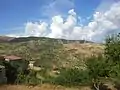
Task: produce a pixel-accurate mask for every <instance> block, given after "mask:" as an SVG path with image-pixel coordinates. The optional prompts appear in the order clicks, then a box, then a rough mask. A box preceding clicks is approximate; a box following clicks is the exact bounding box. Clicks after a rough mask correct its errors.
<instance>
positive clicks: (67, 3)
mask: <svg viewBox="0 0 120 90" xmlns="http://www.w3.org/2000/svg"><path fill="white" fill-rule="evenodd" d="M74 6H75V5H74V0H53V1H52V2H51V3H49V4H47V5H45V6H43V7H42V9H41V11H42V14H43V16H47V17H51V16H54V15H58V14H63V13H65V12H67V11H68V10H70V9H72V8H74Z"/></svg>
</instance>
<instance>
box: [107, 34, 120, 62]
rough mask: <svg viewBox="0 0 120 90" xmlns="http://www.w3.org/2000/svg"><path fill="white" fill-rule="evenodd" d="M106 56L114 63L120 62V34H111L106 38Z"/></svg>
mask: <svg viewBox="0 0 120 90" xmlns="http://www.w3.org/2000/svg"><path fill="white" fill-rule="evenodd" d="M105 56H106V57H107V59H108V60H109V61H110V60H111V61H113V63H116V62H120V34H117V35H111V36H109V37H107V38H106V43H105Z"/></svg>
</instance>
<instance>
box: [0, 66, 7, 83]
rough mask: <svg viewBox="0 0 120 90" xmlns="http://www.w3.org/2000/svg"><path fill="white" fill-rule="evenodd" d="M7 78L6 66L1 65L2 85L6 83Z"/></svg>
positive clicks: (0, 78) (0, 80)
mask: <svg viewBox="0 0 120 90" xmlns="http://www.w3.org/2000/svg"><path fill="white" fill-rule="evenodd" d="M6 82H7V77H6V73H5V66H2V65H0V84H3V83H6Z"/></svg>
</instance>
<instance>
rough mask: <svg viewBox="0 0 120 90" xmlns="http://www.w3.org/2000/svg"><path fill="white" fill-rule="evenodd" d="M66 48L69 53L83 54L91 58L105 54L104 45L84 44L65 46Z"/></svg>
mask: <svg viewBox="0 0 120 90" xmlns="http://www.w3.org/2000/svg"><path fill="white" fill-rule="evenodd" d="M64 47H65V48H66V50H68V51H70V52H71V51H73V53H78V54H82V55H83V56H85V57H89V56H91V55H93V54H94V55H98V54H101V53H103V51H104V45H100V44H94V43H84V44H77V43H71V44H64Z"/></svg>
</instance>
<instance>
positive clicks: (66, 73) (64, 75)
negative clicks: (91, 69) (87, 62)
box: [55, 68, 90, 86]
mask: <svg viewBox="0 0 120 90" xmlns="http://www.w3.org/2000/svg"><path fill="white" fill-rule="evenodd" d="M89 79H90V78H89V75H88V72H87V71H86V70H85V71H84V70H79V69H76V68H75V69H64V70H63V69H62V70H61V73H60V75H59V76H58V77H57V78H55V83H56V84H60V85H67V86H71V85H74V86H75V85H81V84H87V83H88V82H89V81H90V80H89Z"/></svg>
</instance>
